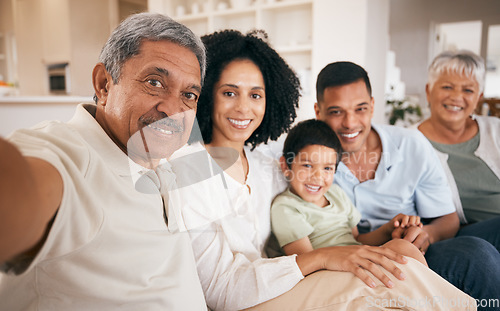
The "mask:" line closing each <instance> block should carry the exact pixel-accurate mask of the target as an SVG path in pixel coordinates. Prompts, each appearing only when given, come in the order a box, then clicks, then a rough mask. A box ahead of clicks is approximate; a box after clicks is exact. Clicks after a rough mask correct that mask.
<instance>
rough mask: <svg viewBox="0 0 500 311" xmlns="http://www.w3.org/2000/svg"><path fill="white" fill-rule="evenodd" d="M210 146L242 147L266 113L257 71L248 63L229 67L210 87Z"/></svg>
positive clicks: (259, 76)
mask: <svg viewBox="0 0 500 311" xmlns="http://www.w3.org/2000/svg"><path fill="white" fill-rule="evenodd" d="M213 96H214V108H213V109H214V110H213V113H212V120H213V131H212V144H214V145H220V144H223V145H227V144H237V145H242V144H244V143H245V141H246V140H247V139H248V138H249V137H250V136H251V135H252V133H253V132H254V131H255V130H256V129H257V128H258V127H259V125H260V124H261V123H262V119H263V118H264V114H265V111H266V90H265V84H264V78H263V77H262V73H261V72H260V69H259V67H257V65H255V64H254V63H253V62H252V61H250V60H235V61H232V62H231V63H229V64H228V65H227V66H226V67H225V68H224V70H223V71H222V74H221V76H220V79H219V81H218V82H217V83H216V84H215V85H214V91H213Z"/></svg>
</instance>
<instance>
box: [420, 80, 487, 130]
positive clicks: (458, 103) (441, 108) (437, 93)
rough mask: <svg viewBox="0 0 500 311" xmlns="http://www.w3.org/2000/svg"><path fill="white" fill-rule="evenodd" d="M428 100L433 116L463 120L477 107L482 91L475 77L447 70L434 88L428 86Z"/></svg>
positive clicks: (447, 119)
mask: <svg viewBox="0 0 500 311" xmlns="http://www.w3.org/2000/svg"><path fill="white" fill-rule="evenodd" d="M426 93H427V101H428V102H429V105H430V108H431V114H432V117H433V118H437V120H439V121H441V122H443V123H448V122H463V121H465V120H466V119H467V118H468V117H469V115H471V114H472V113H473V112H474V109H476V106H477V103H478V101H479V98H480V97H481V95H482V94H481V93H480V91H479V83H477V81H476V79H475V78H473V77H468V76H466V75H460V74H457V73H448V72H445V73H443V74H442V75H440V76H439V78H438V79H437V80H436V82H435V83H434V85H433V86H432V88H431V87H430V85H427V86H426Z"/></svg>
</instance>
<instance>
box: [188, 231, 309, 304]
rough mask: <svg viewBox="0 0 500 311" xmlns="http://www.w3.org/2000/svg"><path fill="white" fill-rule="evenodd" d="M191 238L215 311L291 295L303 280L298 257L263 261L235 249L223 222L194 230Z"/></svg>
mask: <svg viewBox="0 0 500 311" xmlns="http://www.w3.org/2000/svg"><path fill="white" fill-rule="evenodd" d="M190 236H191V240H192V245H193V250H194V254H195V257H196V263H197V267H198V275H199V277H200V281H201V284H202V287H203V291H204V293H205V299H206V301H207V305H208V306H209V307H210V308H211V309H212V310H240V309H244V308H248V307H251V306H254V305H257V304H259V303H262V302H264V301H267V300H270V299H272V298H274V297H277V296H279V295H281V294H283V293H285V292H287V291H288V290H290V289H291V288H292V287H294V286H295V284H297V283H298V282H299V281H300V280H301V279H302V278H303V275H302V273H301V271H300V269H299V267H298V266H297V263H296V261H295V257H296V256H295V255H293V256H284V257H277V258H261V257H260V256H258V255H254V254H252V255H245V254H244V253H243V252H239V251H236V250H233V249H231V248H230V245H229V243H228V240H227V238H228V236H227V235H226V232H225V231H224V223H223V221H221V222H217V223H212V224H209V225H208V226H205V227H204V228H203V229H198V230H192V231H190ZM234 238H235V237H234V236H233V237H231V239H234ZM236 238H237V237H236ZM242 238H243V239H245V238H247V237H242ZM250 257H255V258H250Z"/></svg>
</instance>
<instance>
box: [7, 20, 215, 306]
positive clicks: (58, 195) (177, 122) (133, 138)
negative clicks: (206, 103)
mask: <svg viewBox="0 0 500 311" xmlns="http://www.w3.org/2000/svg"><path fill="white" fill-rule="evenodd" d="M99 60H100V62H99V63H98V64H97V65H96V66H95V68H94V71H93V85H94V90H95V101H96V105H80V106H78V108H77V110H76V113H75V115H74V117H73V118H72V119H71V120H70V121H69V122H67V123H61V122H45V123H42V124H40V125H37V126H35V127H34V128H32V129H29V130H19V131H17V132H15V133H14V134H13V135H12V136H11V137H9V138H8V140H3V139H0V159H1V162H0V263H1V264H2V266H1V268H2V272H3V273H2V275H1V278H0V301H1V304H2V309H5V310H118V309H119V310H206V305H205V301H204V297H203V292H202V290H201V286H200V283H199V280H198V276H197V272H196V265H195V262H194V257H193V253H192V247H191V244H190V241H189V236H188V235H187V233H178V232H177V233H173V232H175V230H172V228H171V224H170V222H168V219H164V217H165V216H166V215H167V214H168V211H167V210H168V209H169V207H168V205H166V204H165V203H164V200H165V193H164V192H163V189H164V184H163V183H164V181H165V180H168V177H169V175H171V174H172V173H171V172H169V171H168V170H165V169H163V168H162V167H161V168H160V166H159V162H160V160H162V159H168V158H170V156H171V155H172V153H173V152H174V151H176V150H177V149H179V148H180V147H181V146H183V145H184V144H185V143H186V142H187V140H188V137H189V135H190V132H191V128H192V125H193V122H194V117H195V113H196V112H195V109H196V105H197V101H198V97H199V94H200V91H201V81H202V80H203V76H204V72H205V49H204V46H203V44H202V42H201V40H200V39H199V38H198V37H196V36H195V35H194V34H193V33H192V32H191V31H190V30H189V29H188V28H186V27H185V26H183V25H181V24H179V23H177V22H175V21H173V20H172V19H170V18H168V17H166V16H163V15H160V14H150V13H141V14H137V15H133V16H131V17H129V18H128V19H126V20H125V21H124V22H122V24H120V25H119V26H118V28H117V29H116V30H115V31H114V32H113V33H112V34H111V37H110V38H109V40H108V42H107V43H106V44H105V46H104V48H103V50H102V52H101V55H100V59H99ZM130 163H132V164H131V166H129V165H130ZM130 167H133V169H132V170H131V168H130ZM134 169H135V170H136V171H140V172H142V173H144V174H145V175H143V176H147V177H149V178H150V182H149V184H150V185H151V184H154V181H156V184H155V185H156V186H157V188H156V189H155V190H156V191H149V192H148V193H144V192H141V191H138V190H136V187H137V184H135V183H134V181H133V178H132V172H131V171H134ZM162 174H163V177H162ZM165 175H166V176H167V177H165ZM170 177H171V176H170ZM165 218H166V217H165Z"/></svg>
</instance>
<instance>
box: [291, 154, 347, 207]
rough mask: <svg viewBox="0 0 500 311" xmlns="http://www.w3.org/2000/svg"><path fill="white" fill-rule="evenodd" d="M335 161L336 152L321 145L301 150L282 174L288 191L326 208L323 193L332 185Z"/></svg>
mask: <svg viewBox="0 0 500 311" xmlns="http://www.w3.org/2000/svg"><path fill="white" fill-rule="evenodd" d="M336 160H337V152H336V151H335V150H334V149H332V148H328V147H326V146H322V145H309V146H307V147H305V148H302V150H300V151H299V153H298V154H297V155H296V156H295V158H294V160H293V162H292V165H291V167H290V168H289V169H285V172H284V173H285V176H287V179H288V180H289V183H290V190H291V191H292V192H293V193H295V194H296V195H298V196H300V197H301V198H302V199H304V200H305V201H307V202H311V203H314V204H316V205H318V206H320V207H324V206H326V204H328V202H327V200H326V198H325V193H326V192H327V191H328V189H329V188H330V186H331V185H332V183H333V176H334V174H335V162H336ZM282 161H283V160H282ZM282 168H283V165H282Z"/></svg>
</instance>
